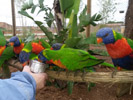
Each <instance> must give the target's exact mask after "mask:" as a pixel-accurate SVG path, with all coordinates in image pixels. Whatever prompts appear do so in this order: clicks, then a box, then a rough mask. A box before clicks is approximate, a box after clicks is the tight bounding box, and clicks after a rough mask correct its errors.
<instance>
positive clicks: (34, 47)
mask: <svg viewBox="0 0 133 100" xmlns="http://www.w3.org/2000/svg"><path fill="white" fill-rule="evenodd" d="M50 47H51V46H50V45H49V44H48V43H47V42H46V41H45V40H44V39H37V40H34V41H31V42H28V43H26V45H25V46H24V48H23V49H22V51H21V53H20V55H19V60H20V62H21V63H22V64H23V66H24V65H25V64H26V63H27V62H28V61H29V60H30V59H38V54H39V53H40V52H41V51H42V50H44V49H45V48H50Z"/></svg>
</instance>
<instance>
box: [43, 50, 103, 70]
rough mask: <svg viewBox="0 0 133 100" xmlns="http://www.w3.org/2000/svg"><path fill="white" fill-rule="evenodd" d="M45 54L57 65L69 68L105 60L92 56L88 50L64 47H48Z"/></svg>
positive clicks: (74, 68)
mask: <svg viewBox="0 0 133 100" xmlns="http://www.w3.org/2000/svg"><path fill="white" fill-rule="evenodd" d="M43 55H44V56H45V57H46V58H47V59H48V60H52V61H53V63H54V64H55V65H57V66H59V67H60V65H63V68H65V67H66V69H68V70H76V69H82V68H84V67H90V66H95V65H97V64H100V63H103V62H104V61H103V60H101V59H96V58H95V57H94V56H91V55H90V54H89V53H88V52H86V51H83V50H79V49H71V48H62V49H60V50H56V51H54V50H48V49H46V50H44V51H43Z"/></svg>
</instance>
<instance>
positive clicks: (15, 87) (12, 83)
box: [0, 72, 36, 100]
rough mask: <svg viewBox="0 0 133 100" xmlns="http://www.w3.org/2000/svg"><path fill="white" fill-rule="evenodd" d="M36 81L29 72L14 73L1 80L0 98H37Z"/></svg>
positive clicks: (27, 99)
mask: <svg viewBox="0 0 133 100" xmlns="http://www.w3.org/2000/svg"><path fill="white" fill-rule="evenodd" d="M35 94H36V82H35V80H34V79H33V77H32V76H31V75H30V74H29V73H27V72H15V73H12V75H11V78H10V79H3V80H0V100H35Z"/></svg>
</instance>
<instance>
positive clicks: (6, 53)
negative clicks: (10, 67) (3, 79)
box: [0, 30, 14, 67]
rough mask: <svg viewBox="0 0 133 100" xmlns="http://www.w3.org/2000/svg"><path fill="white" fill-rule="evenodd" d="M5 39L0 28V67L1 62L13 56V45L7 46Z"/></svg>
mask: <svg viewBox="0 0 133 100" xmlns="http://www.w3.org/2000/svg"><path fill="white" fill-rule="evenodd" d="M6 44H7V42H6V39H5V37H4V35H3V33H2V31H1V30H0V67H1V66H2V64H3V63H4V62H5V61H6V60H8V59H10V58H12V57H13V56H14V52H13V47H7V46H6Z"/></svg>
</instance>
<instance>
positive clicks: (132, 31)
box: [124, 0, 133, 39]
mask: <svg viewBox="0 0 133 100" xmlns="http://www.w3.org/2000/svg"><path fill="white" fill-rule="evenodd" d="M132 11H133V0H129V4H128V9H127V13H126V18H125V32H124V33H125V34H124V35H125V36H126V37H128V38H131V39H133V27H132V26H133V13H132Z"/></svg>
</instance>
